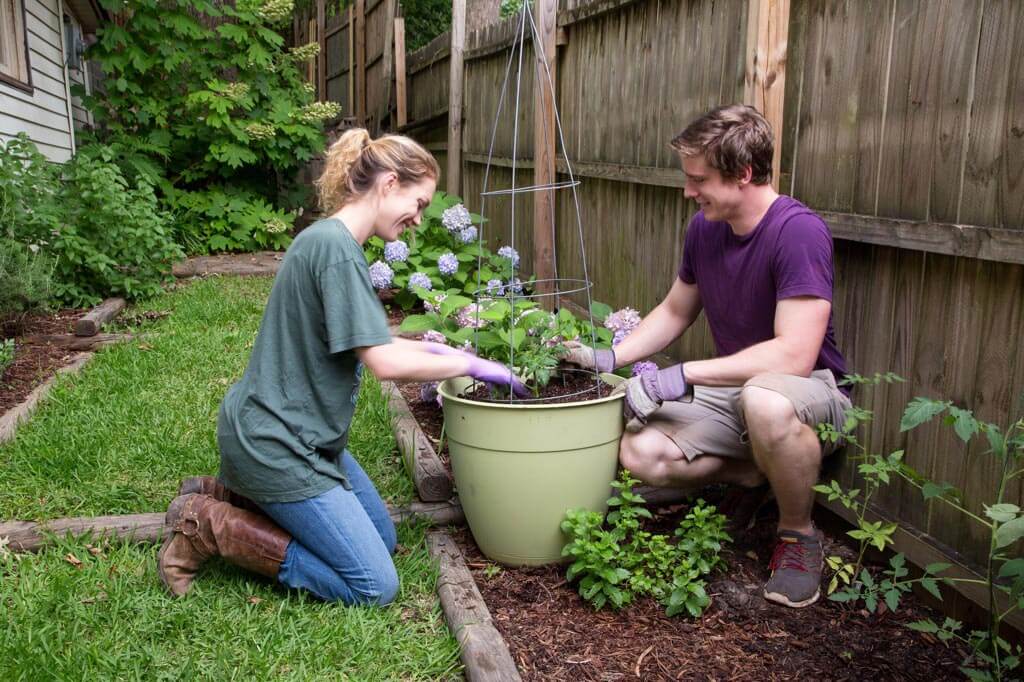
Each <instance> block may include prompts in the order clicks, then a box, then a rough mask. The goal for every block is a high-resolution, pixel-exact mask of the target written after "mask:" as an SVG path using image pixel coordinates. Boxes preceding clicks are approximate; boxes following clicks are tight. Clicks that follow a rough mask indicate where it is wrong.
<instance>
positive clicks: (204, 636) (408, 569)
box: [0, 278, 460, 680]
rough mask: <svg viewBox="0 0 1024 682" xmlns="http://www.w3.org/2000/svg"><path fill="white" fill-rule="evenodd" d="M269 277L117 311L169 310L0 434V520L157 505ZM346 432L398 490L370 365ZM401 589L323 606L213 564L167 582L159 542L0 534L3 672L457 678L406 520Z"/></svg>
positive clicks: (200, 430) (188, 468)
mask: <svg viewBox="0 0 1024 682" xmlns="http://www.w3.org/2000/svg"><path fill="white" fill-rule="evenodd" d="M269 291H270V280H268V279H264V278H245V279H242V278H211V279H207V280H203V281H199V282H196V283H194V284H191V285H189V286H186V287H181V288H178V289H177V290H175V291H172V292H169V293H167V294H165V295H163V296H161V297H159V298H157V299H154V300H152V301H150V302H148V303H146V304H145V305H142V306H139V307H137V308H133V309H132V310H131V311H129V313H128V315H127V319H128V320H129V323H131V321H132V320H133V319H136V320H141V319H142V317H141V316H142V313H144V312H145V311H169V312H170V315H168V316H167V317H165V318H162V319H160V320H158V321H155V322H150V323H143V324H141V326H139V327H138V328H136V329H135V331H138V332H140V333H142V334H145V335H146V336H145V337H144V338H141V339H139V340H137V341H134V342H131V343H128V344H124V345H120V346H116V347H112V348H108V349H106V350H104V351H102V352H101V353H99V354H98V355H97V356H96V357H95V358H93V360H92V361H91V362H90V363H89V364H88V365H87V366H86V368H85V370H84V371H83V372H82V373H81V374H80V375H78V376H76V377H68V378H65V379H62V380H61V381H59V383H58V385H57V387H56V389H55V390H54V391H53V392H52V393H51V394H50V397H49V398H48V399H47V400H46V401H45V403H44V405H43V406H42V407H41V408H40V410H39V411H38V412H37V413H36V414H35V415H34V416H33V417H32V419H31V420H30V421H29V422H28V423H27V424H24V425H22V427H20V428H19V431H18V435H17V438H16V439H15V440H14V441H13V442H12V443H10V444H8V445H6V446H2V447H0V519H12V518H20V519H47V518H55V517H62V516H87V515H98V514H127V513H137V512H147V511H149V512H151V511H163V510H164V509H165V508H166V505H167V502H168V501H169V500H170V499H171V498H172V497H173V496H174V493H175V490H176V489H177V486H178V482H179V480H180V479H181V478H182V477H184V476H187V475H195V474H203V473H214V472H216V470H217V462H218V455H217V449H216V442H215V426H216V424H215V422H216V411H217V406H218V405H219V403H220V399H221V398H222V397H223V395H224V393H225V392H226V390H227V388H228V386H229V385H230V384H231V383H232V382H233V381H234V380H235V379H236V378H237V377H238V376H239V375H240V374H241V372H242V370H243V369H244V367H245V362H246V360H247V358H248V355H249V350H250V348H251V346H252V341H253V339H254V337H255V333H256V330H257V328H258V325H259V320H260V315H261V313H262V309H263V304H264V302H265V301H266V297H267V295H268V293H269ZM366 376H367V377H368V380H367V381H366V382H364V389H363V392H362V395H361V396H360V403H359V407H358V409H357V411H356V416H355V418H354V421H353V430H352V437H351V440H350V444H349V447H350V449H351V450H352V452H353V453H355V455H356V457H357V458H358V459H359V460H360V462H361V463H362V464H363V466H364V468H365V469H366V470H367V472H368V473H369V474H370V476H371V477H372V478H373V480H374V481H375V482H376V483H377V484H378V487H379V489H380V490H381V493H382V495H383V496H384V497H385V498H386V499H388V500H389V501H392V502H404V501H407V500H409V499H410V498H411V493H412V486H411V484H410V482H409V481H408V479H407V477H406V476H404V475H403V473H402V471H401V467H400V465H399V463H398V460H397V455H396V454H395V446H394V441H393V438H392V436H391V432H390V429H389V427H388V414H387V403H386V399H385V398H384V396H383V395H382V394H381V392H380V388H379V385H378V384H377V383H376V382H375V381H373V380H372V377H369V375H366ZM399 539H400V542H401V544H402V545H403V547H405V548H407V549H406V551H404V552H401V553H400V554H399V555H398V556H397V557H396V565H397V567H398V573H399V576H400V577H401V580H402V591H401V594H400V596H399V598H398V599H397V600H396V602H395V603H393V604H392V605H390V606H388V607H386V608H382V609H381V608H377V609H374V608H349V607H344V606H339V605H333V604H324V603H320V602H317V601H315V600H312V599H310V598H308V597H307V596H305V595H303V594H300V593H298V592H288V591H286V590H284V589H282V588H281V587H279V586H276V585H273V584H271V583H270V582H269V581H266V580H263V579H261V578H259V577H256V576H253V575H250V574H247V573H245V572H243V571H240V570H237V569H235V568H233V567H231V566H228V565H226V564H224V563H221V562H219V561H218V562H212V563H211V564H210V565H209V566H208V567H206V568H204V570H203V572H202V574H201V575H200V576H199V578H198V579H197V581H196V584H195V586H194V587H193V591H192V593H190V595H189V596H188V597H187V598H185V599H181V600H173V599H171V598H169V597H168V596H167V595H166V594H165V593H164V591H163V589H162V586H161V585H160V582H159V580H158V578H157V574H156V548H155V547H152V546H145V545H143V546H135V545H122V544H109V543H105V542H102V541H98V540H91V539H89V538H80V539H78V540H70V539H65V540H61V541H59V542H58V543H57V544H55V545H52V546H50V547H49V548H47V549H46V550H44V551H42V552H40V553H39V554H25V555H14V554H11V553H4V552H3V551H2V550H0V604H2V607H0V610H2V611H3V613H4V618H3V622H2V624H0V633H2V636H0V679H3V680H21V679H25V680H36V679H56V680H63V679H75V680H82V679H196V678H199V679H217V680H220V679H267V678H274V679H301V680H308V679H321V678H330V679H342V680H346V679H352V680H397V679H400V680H407V679H408V680H413V679H424V680H427V679H429V680H436V679H452V678H458V677H459V675H460V668H459V663H458V646H457V644H456V642H455V640H454V638H453V637H452V636H451V635H450V634H449V633H448V631H447V630H446V628H445V626H444V622H443V619H442V617H441V614H440V609H439V606H438V603H437V599H436V597H435V595H434V585H435V580H436V570H435V568H434V567H433V565H432V564H431V562H430V560H429V557H428V555H427V551H426V547H425V543H424V531H423V528H422V527H416V526H403V527H401V528H400V529H399Z"/></svg>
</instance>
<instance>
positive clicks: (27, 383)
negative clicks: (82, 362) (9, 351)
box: [0, 308, 88, 414]
mask: <svg viewBox="0 0 1024 682" xmlns="http://www.w3.org/2000/svg"><path fill="white" fill-rule="evenodd" d="M86 312H88V311H87V310H79V309H74V308H69V309H64V310H58V311H56V312H53V313H46V314H36V315H27V316H25V317H23V318H21V319H19V320H18V321H17V322H13V321H8V322H5V323H3V325H2V327H0V338H3V339H10V338H13V339H14V363H13V364H12V365H11V366H9V367H8V368H7V369H6V370H4V371H3V372H2V373H0V414H3V413H5V412H7V410H9V409H11V408H12V407H14V406H15V405H18V404H19V403H21V401H23V400H24V399H25V398H26V397H27V396H28V394H29V393H31V392H32V391H33V389H35V388H36V387H37V386H39V385H40V384H42V383H43V382H45V381H46V380H47V379H49V378H50V377H51V376H53V375H54V373H56V371H57V370H58V369H60V368H61V367H63V366H64V365H66V364H68V362H70V360H71V358H72V357H74V356H75V355H77V354H78V351H73V350H68V349H66V348H56V347H54V346H51V345H48V344H26V343H22V339H23V338H24V337H27V336H34V335H52V334H70V333H71V332H72V330H73V329H74V325H75V320H77V319H78V318H79V317H81V316H82V315H84V314H85V313H86Z"/></svg>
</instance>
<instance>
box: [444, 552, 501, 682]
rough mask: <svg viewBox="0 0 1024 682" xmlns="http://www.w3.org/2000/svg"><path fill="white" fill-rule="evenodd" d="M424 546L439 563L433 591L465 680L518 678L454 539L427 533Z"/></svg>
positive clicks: (471, 681) (472, 681) (489, 680)
mask: <svg viewBox="0 0 1024 682" xmlns="http://www.w3.org/2000/svg"><path fill="white" fill-rule="evenodd" d="M427 547H428V548H429V550H430V556H431V557H433V558H434V560H435V561H437V562H438V564H439V571H440V576H439V577H438V580H437V594H438V597H440V599H441V609H442V610H443V611H444V618H445V621H446V622H447V623H448V629H449V630H451V631H452V634H454V635H455V638H456V639H457V640H459V649H460V653H461V657H462V663H463V665H465V666H466V679H468V680H469V681H470V682H477V681H481V682H482V681H484V680H486V681H488V682H512V681H514V680H519V679H521V678H520V677H519V672H518V671H517V670H516V664H515V661H513V660H512V655H511V654H510V653H509V651H508V645H506V644H505V640H503V639H502V638H501V635H500V634H499V633H498V631H497V629H495V627H494V624H493V622H492V621H491V613H490V611H488V609H487V604H485V603H484V598H483V595H481V594H480V590H479V589H477V586H476V583H475V582H474V581H473V576H472V574H471V573H470V572H469V569H468V568H467V567H466V562H465V560H464V559H463V558H462V552H461V551H459V548H458V546H457V545H456V544H455V541H454V540H452V539H451V537H449V536H448V535H447V534H446V533H441V532H432V533H428V534H427Z"/></svg>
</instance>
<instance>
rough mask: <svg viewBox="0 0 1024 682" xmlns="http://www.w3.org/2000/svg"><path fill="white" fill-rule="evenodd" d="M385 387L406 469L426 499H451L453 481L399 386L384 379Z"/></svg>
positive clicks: (396, 438) (396, 437) (393, 428)
mask: <svg viewBox="0 0 1024 682" xmlns="http://www.w3.org/2000/svg"><path fill="white" fill-rule="evenodd" d="M381 388H382V389H383V390H384V392H385V393H386V395H387V397H388V408H389V409H390V411H391V415H392V430H393V431H394V434H395V441H396V442H397V443H398V451H399V452H400V453H401V455H402V461H403V462H404V463H405V471H406V473H407V474H409V478H411V479H412V481H413V484H414V485H415V486H416V494H417V495H419V498H420V499H421V500H423V501H424V502H443V501H445V500H447V499H448V498H450V497H451V496H452V480H451V477H449V475H448V471H447V470H446V469H445V468H444V464H442V463H441V459H440V458H439V457H438V456H437V453H436V452H435V451H434V448H433V446H432V445H431V444H430V439H429V438H427V434H425V433H424V432H423V429H422V428H420V425H419V423H418V422H417V421H416V418H415V417H414V416H413V414H412V411H411V410H410V409H409V404H408V403H407V402H406V401H405V398H404V397H403V396H402V393H401V392H400V391H399V390H398V386H396V385H395V384H394V383H392V382H390V381H384V382H381Z"/></svg>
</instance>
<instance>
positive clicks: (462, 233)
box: [459, 225, 478, 244]
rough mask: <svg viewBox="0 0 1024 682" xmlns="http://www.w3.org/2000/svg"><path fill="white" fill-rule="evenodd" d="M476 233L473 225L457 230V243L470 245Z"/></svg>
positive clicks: (474, 239)
mask: <svg viewBox="0 0 1024 682" xmlns="http://www.w3.org/2000/svg"><path fill="white" fill-rule="evenodd" d="M477 235H478V232H477V230H476V226H475V225H469V226H468V227H464V228H462V229H461V230H459V241H460V242H462V243H463V244H471V243H473V242H475V241H476V238H477Z"/></svg>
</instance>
